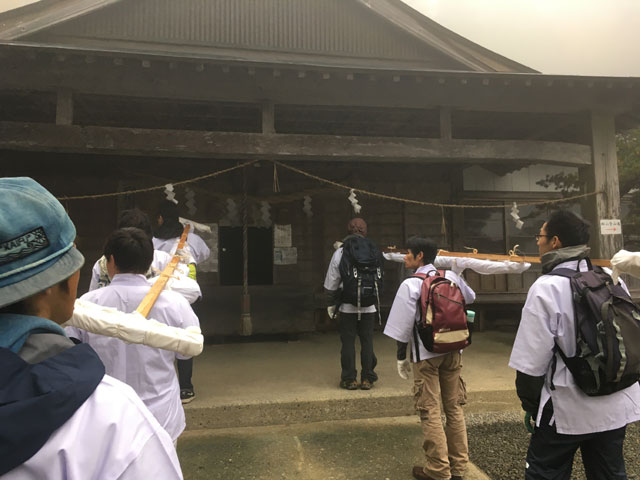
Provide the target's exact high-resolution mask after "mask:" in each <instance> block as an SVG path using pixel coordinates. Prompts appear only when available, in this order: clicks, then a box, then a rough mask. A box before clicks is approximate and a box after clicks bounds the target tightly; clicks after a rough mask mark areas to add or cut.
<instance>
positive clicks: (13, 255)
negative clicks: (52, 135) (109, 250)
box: [0, 177, 84, 307]
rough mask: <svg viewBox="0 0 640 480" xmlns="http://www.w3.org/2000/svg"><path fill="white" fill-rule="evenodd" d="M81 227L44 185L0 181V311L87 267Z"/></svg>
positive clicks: (27, 180)
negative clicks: (80, 245)
mask: <svg viewBox="0 0 640 480" xmlns="http://www.w3.org/2000/svg"><path fill="white" fill-rule="evenodd" d="M75 237H76V227H75V226H74V225H73V222H72V221H71V219H70V218H69V216H68V215H67V212H65V210H64V208H63V207H62V205H61V204H60V202H58V200H56V198H55V197H54V196H53V195H51V193H49V192H48V191H47V190H46V189H45V188H44V187H43V186H42V185H40V184H39V183H38V182H36V181H35V180H33V179H31V178H28V177H15V178H0V307H4V306H6V305H11V304H12V303H16V302H19V301H20V300H23V299H25V298H27V297H30V296H31V295H34V294H36V293H38V292H41V291H42V290H45V289H47V288H49V287H51V286H53V285H55V284H57V283H59V282H61V281H62V280H65V279H67V278H69V277H70V276H71V275H73V274H74V273H75V272H76V271H78V270H79V269H80V267H82V265H83V264H84V257H83V256H82V254H81V253H80V252H79V251H78V250H77V249H76V248H75V247H74V246H73V242H74V240H75Z"/></svg>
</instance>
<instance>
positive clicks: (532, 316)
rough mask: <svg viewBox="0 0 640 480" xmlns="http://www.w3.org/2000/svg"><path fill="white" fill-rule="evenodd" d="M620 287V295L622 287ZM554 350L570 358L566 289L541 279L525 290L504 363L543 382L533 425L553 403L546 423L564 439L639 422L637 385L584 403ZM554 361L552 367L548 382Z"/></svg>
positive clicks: (564, 283) (572, 338) (553, 279)
mask: <svg viewBox="0 0 640 480" xmlns="http://www.w3.org/2000/svg"><path fill="white" fill-rule="evenodd" d="M577 264H578V262H577V260H570V261H567V262H563V263H561V264H559V265H557V266H556V267H555V268H569V269H571V270H576V268H577ZM586 269H587V265H586V262H585V261H581V262H580V271H585V270H586ZM606 271H607V272H608V270H606ZM623 287H624V288H625V289H626V286H624V284H623ZM556 344H557V345H558V346H559V347H560V348H562V350H563V352H564V353H565V354H566V355H567V356H568V357H572V356H574V355H575V352H576V334H575V314H574V307H573V299H572V293H571V286H570V283H569V279H567V278H563V277H558V276H553V275H543V276H541V277H540V278H538V279H537V280H536V281H535V283H534V284H533V285H532V286H531V288H530V289H529V293H528V294H527V301H526V302H525V304H524V308H523V309H522V318H521V319H520V326H519V327H518V333H517V335H516V339H515V341H514V343H513V350H512V351H511V358H510V359H509V366H510V367H511V368H513V369H515V370H518V371H520V372H522V373H526V374H527V375H531V376H534V377H541V376H543V375H544V376H545V382H544V387H543V389H542V393H541V396H540V406H539V408H538V412H537V418H536V425H538V426H540V420H541V419H542V409H543V408H544V406H545V405H546V403H547V402H548V401H549V399H551V400H552V401H553V418H552V419H551V423H554V422H555V425H556V430H557V432H558V433H562V434H566V435H584V434H588V433H595V432H604V431H607V430H614V429H616V428H620V427H623V426H625V425H627V424H629V423H632V422H637V421H638V420H640V386H639V385H638V383H634V384H633V385H632V386H630V387H628V388H625V389H624V390H620V391H618V392H615V393H612V394H610V395H603V396H599V397H589V396H587V395H586V394H585V393H583V392H582V390H580V388H579V387H578V386H577V385H576V382H575V380H574V378H573V375H572V374H571V372H570V371H569V369H568V368H567V366H566V365H565V363H564V362H563V361H562V358H561V357H560V355H559V354H554V345H556ZM554 355H555V356H556V362H557V363H556V368H555V372H554V373H553V379H552V378H551V375H552V371H553V367H552V360H553V357H554ZM551 380H553V385H554V389H553V390H552V389H551Z"/></svg>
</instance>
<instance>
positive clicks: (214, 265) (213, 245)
mask: <svg viewBox="0 0 640 480" xmlns="http://www.w3.org/2000/svg"><path fill="white" fill-rule="evenodd" d="M206 225H207V226H208V227H209V228H210V229H211V231H210V232H202V231H200V232H198V235H200V237H201V238H202V240H204V242H205V243H206V244H207V247H209V250H211V255H209V258H207V259H206V260H205V261H204V262H200V263H199V264H198V266H197V271H198V272H217V271H218V224H217V223H207V224H206Z"/></svg>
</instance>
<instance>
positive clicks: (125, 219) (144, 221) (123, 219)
mask: <svg viewBox="0 0 640 480" xmlns="http://www.w3.org/2000/svg"><path fill="white" fill-rule="evenodd" d="M127 227H133V228H139V229H140V230H142V231H143V232H144V233H146V234H147V235H149V238H151V237H153V230H152V228H151V220H149V215H147V214H146V213H144V212H143V211H142V210H140V209H139V208H131V209H129V210H123V211H122V213H121V214H120V218H119V219H118V228H127Z"/></svg>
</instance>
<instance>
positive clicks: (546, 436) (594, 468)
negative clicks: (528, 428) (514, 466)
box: [524, 401, 627, 480]
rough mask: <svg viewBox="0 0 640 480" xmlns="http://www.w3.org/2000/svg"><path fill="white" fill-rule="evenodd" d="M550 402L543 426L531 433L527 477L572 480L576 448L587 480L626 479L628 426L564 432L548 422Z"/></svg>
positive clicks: (531, 479) (527, 478)
mask: <svg viewBox="0 0 640 480" xmlns="http://www.w3.org/2000/svg"><path fill="white" fill-rule="evenodd" d="M552 414H553V406H552V405H551V401H549V403H548V404H547V406H545V409H544V411H543V413H542V421H541V422H540V427H536V431H535V433H534V434H533V435H532V436H531V442H530V443H529V451H528V452H527V468H526V470H525V477H524V478H525V480H569V479H570V478H571V468H572V466H573V457H574V455H575V453H576V450H577V449H578V448H580V453H581V454H582V463H583V464H584V470H585V473H586V475H587V479H588V480H626V478H627V473H626V471H625V468H624V456H623V453H622V444H623V442H624V436H625V429H626V427H622V428H617V429H615V430H608V431H606V432H598V433H589V434H586V435H564V434H561V433H558V432H556V427H555V424H554V425H549V420H550V419H551V416H552Z"/></svg>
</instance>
